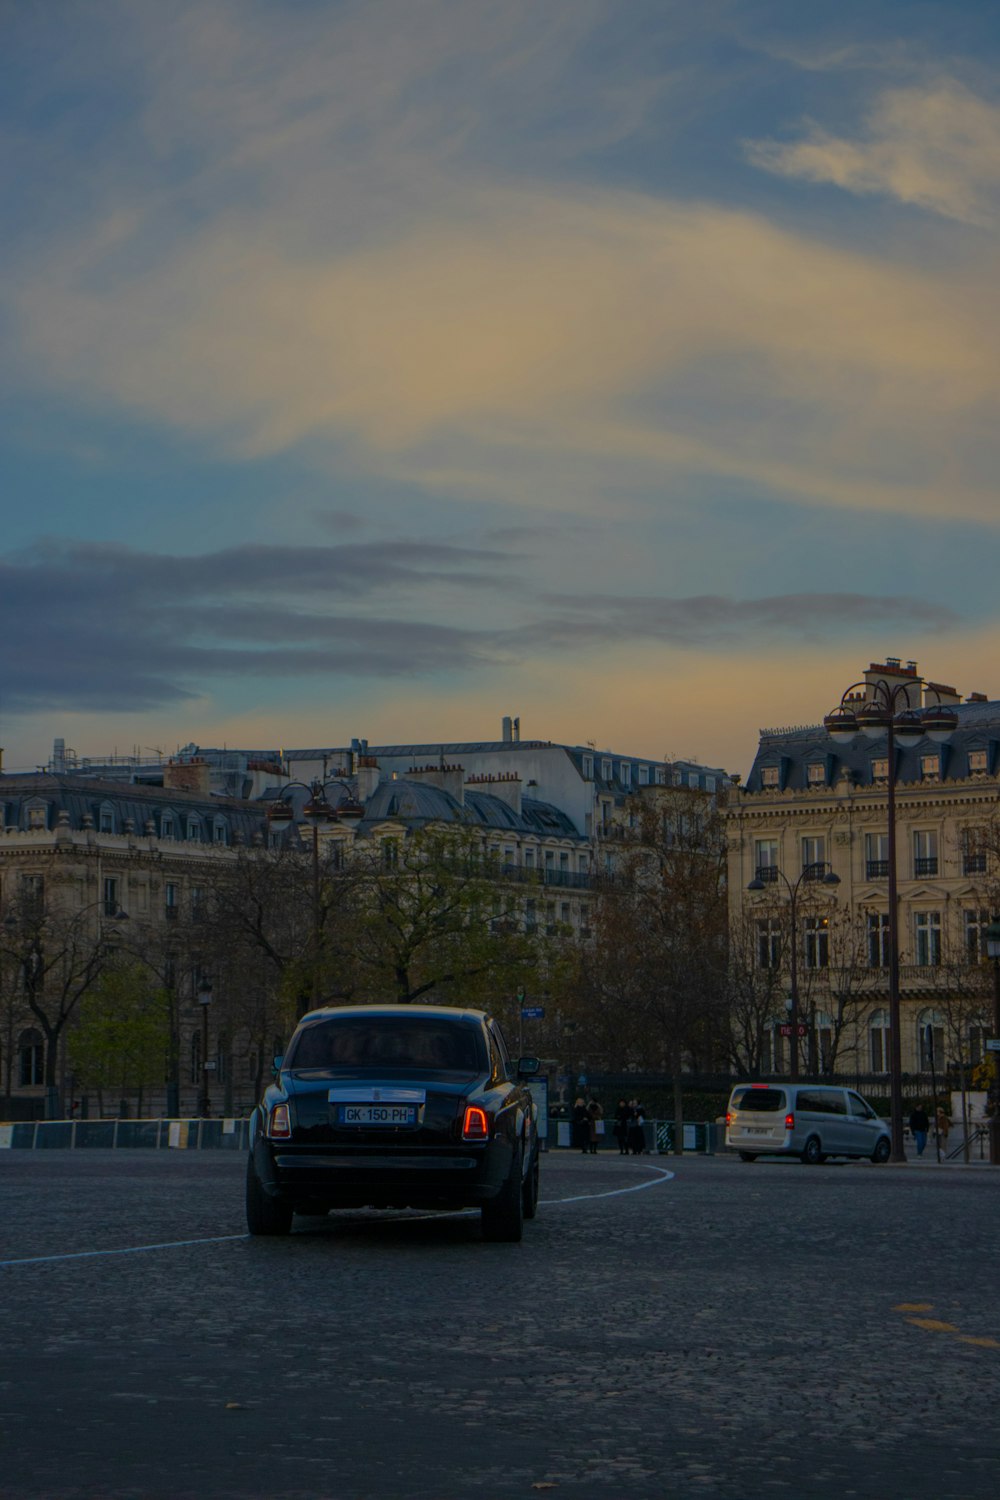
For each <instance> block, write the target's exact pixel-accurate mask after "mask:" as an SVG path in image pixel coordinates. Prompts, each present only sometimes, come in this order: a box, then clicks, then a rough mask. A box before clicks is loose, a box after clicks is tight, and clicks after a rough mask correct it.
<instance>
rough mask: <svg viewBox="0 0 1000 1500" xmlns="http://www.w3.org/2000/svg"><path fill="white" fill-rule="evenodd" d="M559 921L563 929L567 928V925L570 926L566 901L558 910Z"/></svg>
mask: <svg viewBox="0 0 1000 1500" xmlns="http://www.w3.org/2000/svg"><path fill="white" fill-rule="evenodd" d="M559 920H560V922H561V923H562V924H563V926H564V927H569V925H570V909H569V902H568V901H564V902H563V903H562V905H561V906H560V908H559Z"/></svg>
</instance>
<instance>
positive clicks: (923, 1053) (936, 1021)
mask: <svg viewBox="0 0 1000 1500" xmlns="http://www.w3.org/2000/svg"><path fill="white" fill-rule="evenodd" d="M917 1051H918V1055H919V1057H920V1071H921V1073H929V1072H930V1071H931V1064H932V1062H933V1065H934V1068H935V1069H936V1070H937V1071H938V1072H940V1071H941V1069H943V1067H944V1065H945V1060H946V1059H945V1055H944V1022H943V1020H942V1019H941V1017H940V1016H939V1015H938V1013H937V1011H936V1010H925V1011H922V1012H921V1015H920V1019H919V1020H918V1022H917Z"/></svg>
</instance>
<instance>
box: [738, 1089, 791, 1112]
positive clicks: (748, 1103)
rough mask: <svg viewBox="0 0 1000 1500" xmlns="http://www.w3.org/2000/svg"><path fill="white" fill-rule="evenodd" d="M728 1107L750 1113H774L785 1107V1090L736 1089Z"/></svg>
mask: <svg viewBox="0 0 1000 1500" xmlns="http://www.w3.org/2000/svg"><path fill="white" fill-rule="evenodd" d="M729 1107H730V1109H738V1110H742V1111H744V1112H749V1113H751V1114H775V1113H777V1112H778V1111H779V1110H782V1109H784V1108H785V1091H784V1089H736V1090H734V1092H733V1097H732V1099H731V1100H730V1103H729Z"/></svg>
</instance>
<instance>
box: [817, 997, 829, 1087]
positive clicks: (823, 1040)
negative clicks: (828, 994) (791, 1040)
mask: <svg viewBox="0 0 1000 1500" xmlns="http://www.w3.org/2000/svg"><path fill="white" fill-rule="evenodd" d="M815 1032H816V1061H817V1062H818V1064H819V1070H820V1072H821V1073H825V1074H829V1073H832V1071H833V1017H832V1016H829V1015H827V1013H826V1011H823V1010H818V1011H817V1012H816V1022H815Z"/></svg>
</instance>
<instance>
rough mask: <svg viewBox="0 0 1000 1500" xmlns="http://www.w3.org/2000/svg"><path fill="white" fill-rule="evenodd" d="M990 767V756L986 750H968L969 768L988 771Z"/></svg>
mask: <svg viewBox="0 0 1000 1500" xmlns="http://www.w3.org/2000/svg"><path fill="white" fill-rule="evenodd" d="M989 768H990V757H989V751H988V750H970V751H969V770H970V771H988V770H989Z"/></svg>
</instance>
